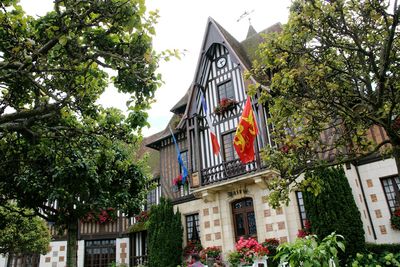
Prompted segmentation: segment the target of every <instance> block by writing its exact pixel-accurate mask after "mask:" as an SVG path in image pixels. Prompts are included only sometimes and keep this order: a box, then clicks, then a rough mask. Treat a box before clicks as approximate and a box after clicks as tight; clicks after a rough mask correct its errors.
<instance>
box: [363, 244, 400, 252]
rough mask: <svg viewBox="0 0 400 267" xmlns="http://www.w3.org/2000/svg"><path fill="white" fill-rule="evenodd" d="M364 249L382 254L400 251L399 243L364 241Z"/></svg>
mask: <svg viewBox="0 0 400 267" xmlns="http://www.w3.org/2000/svg"><path fill="white" fill-rule="evenodd" d="M365 249H366V250H367V251H368V252H372V253H375V254H384V253H385V252H392V253H399V252H400V244H371V243H366V244H365Z"/></svg>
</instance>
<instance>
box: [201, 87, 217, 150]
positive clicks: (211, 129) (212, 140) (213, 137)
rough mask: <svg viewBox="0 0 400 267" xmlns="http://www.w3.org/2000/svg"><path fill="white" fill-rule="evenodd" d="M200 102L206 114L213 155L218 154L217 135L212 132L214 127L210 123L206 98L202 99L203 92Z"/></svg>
mask: <svg viewBox="0 0 400 267" xmlns="http://www.w3.org/2000/svg"><path fill="white" fill-rule="evenodd" d="M201 103H202V106H203V112H204V115H205V116H206V120H207V124H208V127H209V131H210V137H211V144H212V149H213V153H214V154H215V155H218V153H219V148H220V146H219V143H218V139H217V136H216V135H215V132H214V128H213V125H212V122H211V118H210V115H209V114H208V112H207V103H206V100H205V99H204V95H203V93H202V94H201Z"/></svg>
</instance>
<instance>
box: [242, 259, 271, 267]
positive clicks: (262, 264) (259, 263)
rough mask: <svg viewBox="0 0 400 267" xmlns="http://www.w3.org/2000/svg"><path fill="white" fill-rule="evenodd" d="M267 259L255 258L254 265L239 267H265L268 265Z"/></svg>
mask: <svg viewBox="0 0 400 267" xmlns="http://www.w3.org/2000/svg"><path fill="white" fill-rule="evenodd" d="M267 259H268V257H261V258H257V259H254V263H253V264H251V265H249V264H240V265H239V266H240V267H267V266H268V263H267Z"/></svg>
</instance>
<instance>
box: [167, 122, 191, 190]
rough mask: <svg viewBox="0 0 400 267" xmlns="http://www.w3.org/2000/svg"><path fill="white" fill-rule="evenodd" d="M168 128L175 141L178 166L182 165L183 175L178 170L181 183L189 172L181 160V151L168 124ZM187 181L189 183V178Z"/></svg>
mask: <svg viewBox="0 0 400 267" xmlns="http://www.w3.org/2000/svg"><path fill="white" fill-rule="evenodd" d="M168 128H169V131H170V132H171V135H172V139H173V140H174V143H175V148H176V154H177V157H178V163H179V166H181V167H182V172H183V175H182V174H181V172H180V170H179V173H180V174H181V175H182V183H183V184H185V182H186V179H187V177H188V175H189V173H188V171H187V168H186V166H185V163H184V162H183V160H182V157H181V151H180V150H179V146H178V142H177V141H176V138H175V135H174V133H173V132H172V129H171V125H168ZM188 183H189V180H188Z"/></svg>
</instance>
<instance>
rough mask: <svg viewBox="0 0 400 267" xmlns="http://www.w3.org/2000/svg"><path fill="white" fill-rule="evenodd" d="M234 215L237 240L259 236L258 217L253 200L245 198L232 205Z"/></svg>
mask: <svg viewBox="0 0 400 267" xmlns="http://www.w3.org/2000/svg"><path fill="white" fill-rule="evenodd" d="M232 215H233V222H234V225H235V236H236V240H239V238H240V237H241V236H243V237H255V238H256V236H257V227H256V217H255V214H254V207H253V200H252V199H251V198H243V199H240V200H237V201H235V202H233V203H232Z"/></svg>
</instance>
